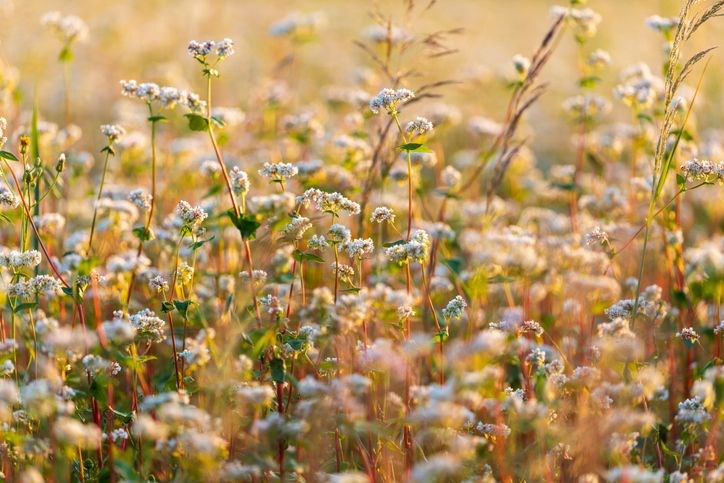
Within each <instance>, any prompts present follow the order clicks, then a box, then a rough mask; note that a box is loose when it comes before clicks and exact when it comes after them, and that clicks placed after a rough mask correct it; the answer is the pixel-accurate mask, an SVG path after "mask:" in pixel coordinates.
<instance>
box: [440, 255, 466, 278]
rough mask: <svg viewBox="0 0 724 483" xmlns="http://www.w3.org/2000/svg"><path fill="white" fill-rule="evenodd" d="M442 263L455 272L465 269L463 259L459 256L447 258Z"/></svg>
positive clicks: (458, 272)
mask: <svg viewBox="0 0 724 483" xmlns="http://www.w3.org/2000/svg"><path fill="white" fill-rule="evenodd" d="M442 263H443V265H445V266H446V267H447V268H449V269H450V270H451V271H452V272H453V273H455V274H460V272H462V270H463V261H462V260H461V259H459V258H445V259H444V260H443V261H442Z"/></svg>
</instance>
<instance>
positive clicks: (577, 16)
mask: <svg viewBox="0 0 724 483" xmlns="http://www.w3.org/2000/svg"><path fill="white" fill-rule="evenodd" d="M551 16H552V17H553V18H560V17H565V18H566V19H568V20H569V21H570V22H571V23H572V24H573V28H574V32H575V34H576V36H577V37H579V38H582V39H585V38H590V37H593V36H594V35H596V32H597V31H598V24H599V23H601V20H602V19H601V15H599V14H598V13H597V12H595V11H593V10H591V9H590V8H583V9H579V8H569V7H562V6H560V5H555V6H553V7H552V8H551Z"/></svg>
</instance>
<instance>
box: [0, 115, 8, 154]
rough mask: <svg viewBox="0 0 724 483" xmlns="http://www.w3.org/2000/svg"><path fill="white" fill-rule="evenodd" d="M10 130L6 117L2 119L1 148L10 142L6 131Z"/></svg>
mask: <svg viewBox="0 0 724 483" xmlns="http://www.w3.org/2000/svg"><path fill="white" fill-rule="evenodd" d="M7 128H8V120H7V119H5V118H4V117H0V148H2V147H3V146H5V143H6V142H8V138H7V136H5V130H6V129H7Z"/></svg>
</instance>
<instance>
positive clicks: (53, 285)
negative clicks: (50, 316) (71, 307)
mask: <svg viewBox="0 0 724 483" xmlns="http://www.w3.org/2000/svg"><path fill="white" fill-rule="evenodd" d="M7 293H8V295H9V296H11V297H18V298H21V299H29V298H31V297H34V296H36V295H40V294H43V295H45V296H46V297H52V296H55V295H60V293H61V284H60V280H58V279H57V278H55V277H53V276H52V275H36V276H34V277H32V278H29V279H26V280H20V281H19V282H16V283H11V284H9V285H8V292H7Z"/></svg>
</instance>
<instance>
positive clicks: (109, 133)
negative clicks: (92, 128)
mask: <svg viewBox="0 0 724 483" xmlns="http://www.w3.org/2000/svg"><path fill="white" fill-rule="evenodd" d="M101 134H103V135H104V136H105V137H107V138H108V143H109V144H110V143H113V142H115V141H118V140H119V139H120V138H122V137H123V136H124V135H125V134H126V130H125V129H123V126H120V125H118V124H103V125H101Z"/></svg>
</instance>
